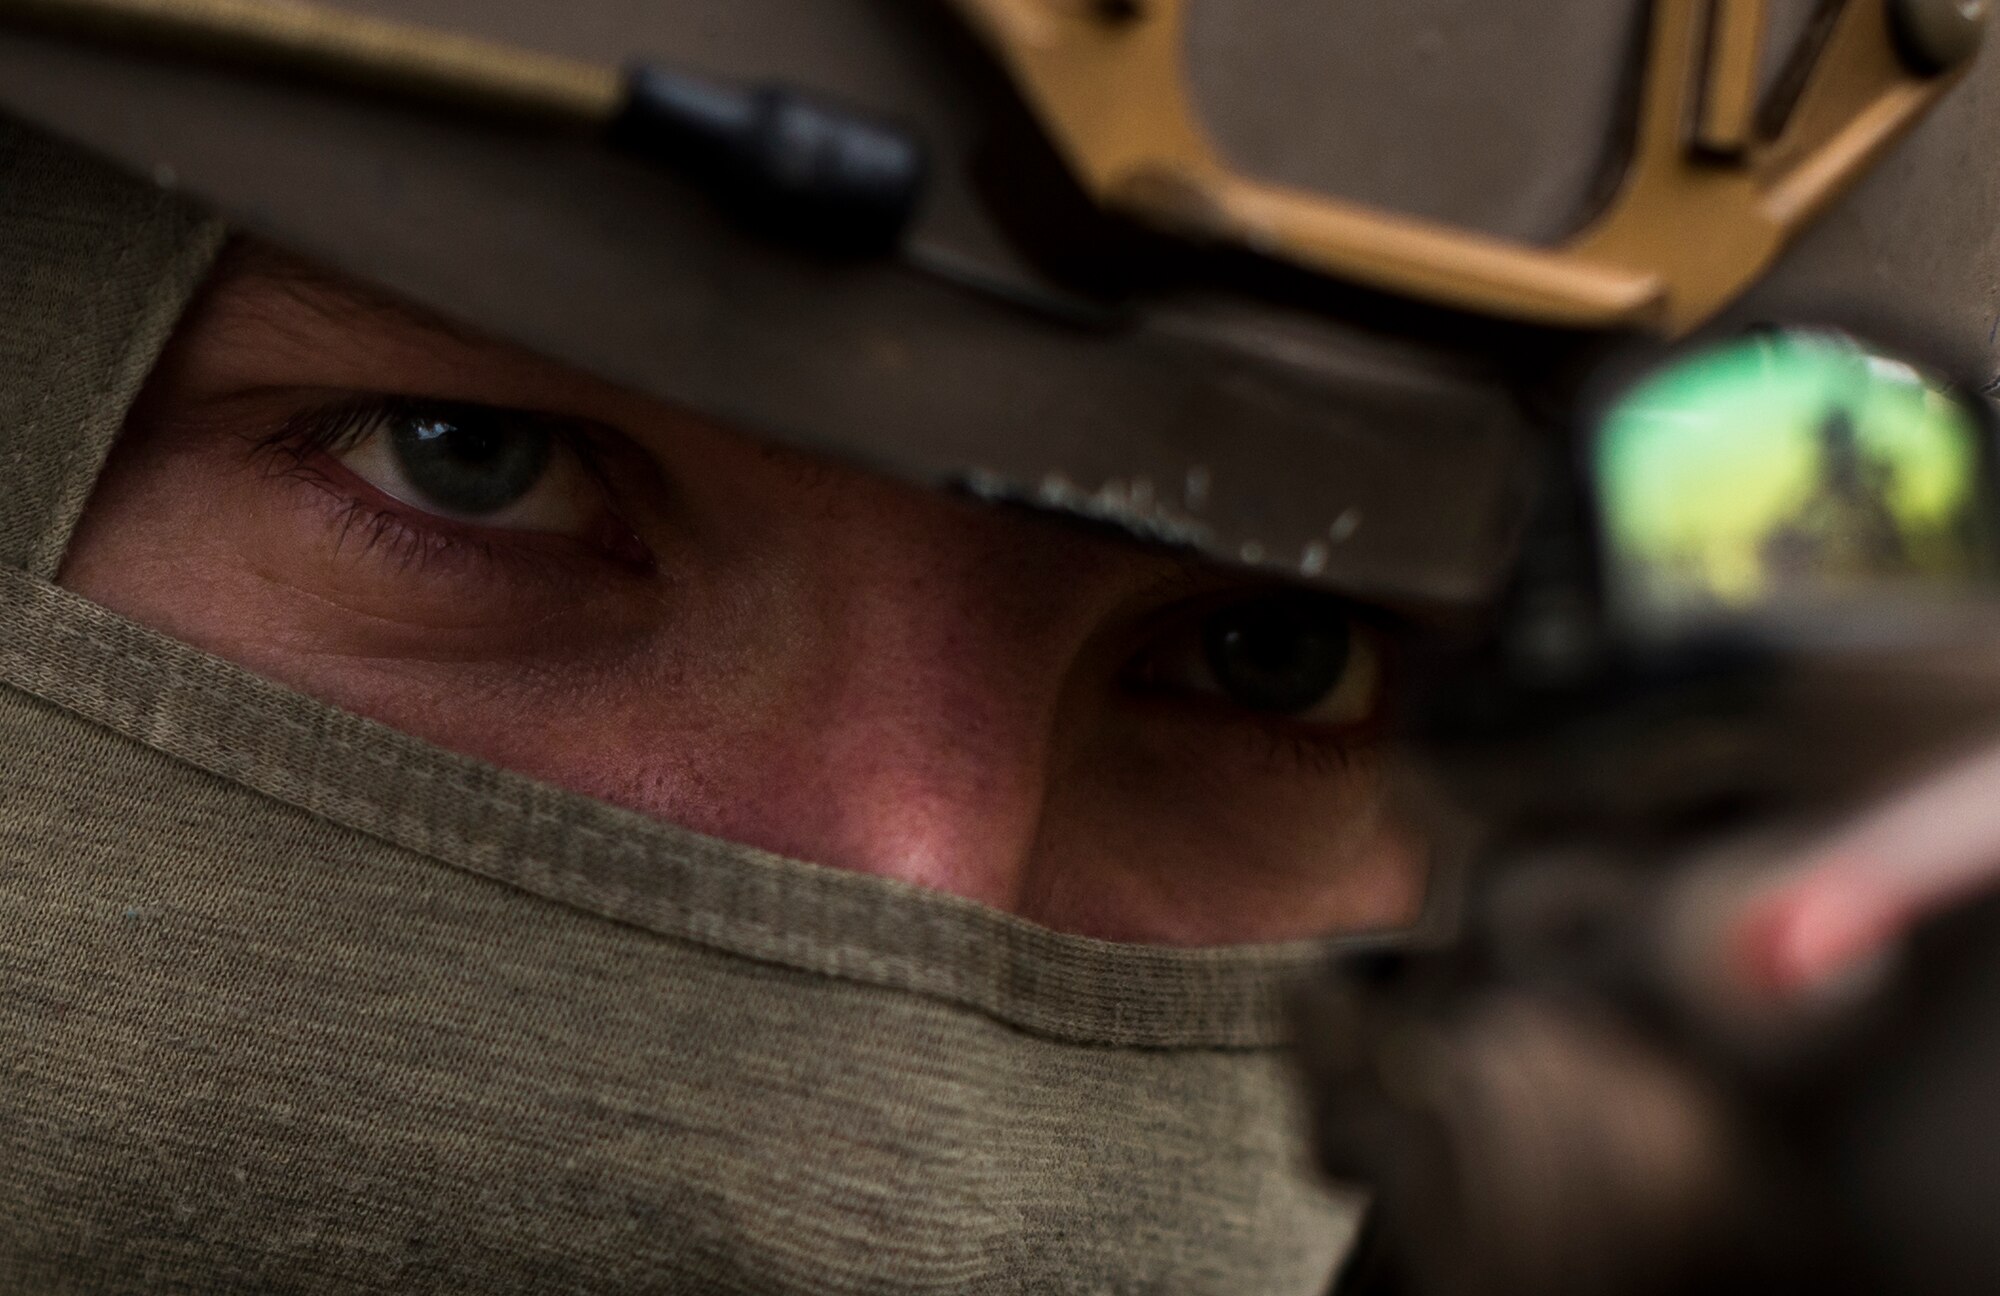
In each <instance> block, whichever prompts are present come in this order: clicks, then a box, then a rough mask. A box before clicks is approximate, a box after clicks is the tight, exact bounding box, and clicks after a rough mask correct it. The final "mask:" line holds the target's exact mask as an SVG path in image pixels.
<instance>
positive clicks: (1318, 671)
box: [1202, 594, 1353, 714]
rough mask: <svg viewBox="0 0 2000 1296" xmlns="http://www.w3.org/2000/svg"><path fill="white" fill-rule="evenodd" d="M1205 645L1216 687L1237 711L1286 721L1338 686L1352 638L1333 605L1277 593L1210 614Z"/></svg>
mask: <svg viewBox="0 0 2000 1296" xmlns="http://www.w3.org/2000/svg"><path fill="white" fill-rule="evenodd" d="M1202 645H1203V647H1204V649H1205V650H1206V652H1207V656H1208V666H1209V669H1210V670H1212V671H1214V672H1215V679H1216V682H1217V683H1218V684H1220V685H1221V686H1222V688H1223V691H1224V692H1226V693H1228V694H1229V697H1230V699H1231V700H1232V701H1234V702H1235V703H1236V704H1237V705H1239V706H1243V707H1247V708H1249V709H1250V710H1253V711H1271V712H1278V713H1282V714H1290V713H1293V712H1298V711H1303V710H1305V709H1306V708H1308V707H1310V706H1312V705H1313V704H1314V703H1316V702H1318V701H1320V700H1321V699H1323V698H1324V697H1326V695H1327V694H1328V693H1329V692H1331V691H1332V690H1333V689H1334V688H1336V687H1337V686H1338V685H1339V684H1340V681H1341V677H1342V676H1343V675H1345V674H1346V672H1347V665H1348V660H1349V658H1350V656H1351V655H1352V653H1353V634H1352V631H1351V629H1350V628H1349V626H1348V622H1347V617H1346V615H1345V614H1344V612H1343V611H1342V610H1341V608H1340V607H1339V605H1338V604H1335V603H1333V602H1330V601H1328V600H1323V599H1318V598H1314V597H1312V596H1310V595H1291V594H1279V595H1273V596H1270V597H1267V598H1261V599H1253V600H1250V601H1248V602H1245V603H1239V604H1235V605H1233V606H1231V607H1227V608H1223V609H1222V610H1220V611H1218V612H1214V613H1211V614H1210V615H1209V617H1208V619H1207V620H1206V621H1204V622H1203V623H1202Z"/></svg>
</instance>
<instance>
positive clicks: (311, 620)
mask: <svg viewBox="0 0 2000 1296" xmlns="http://www.w3.org/2000/svg"><path fill="white" fill-rule="evenodd" d="M770 380H771V381H773V382H783V381H784V375H783V374H782V373H774V374H772V375H770ZM63 581H64V583H65V584H67V585H69V586H71V587H72V588H75V589H77V590H79V591H80V592H82V593H84V594H85V595H87V596H89V597H91V598H93V599H96V600H98V601H99V602H102V603H104V604H106V605H108V606H110V607H112V608H113V609H115V610H117V611H120V612H123V613H125V614H126V615H128V616H131V617H133V618H135V619H137V620H139V621H141V622H144V623H146V624H150V625H153V626H156V627H158V628H160V629H162V630H164V631H165V632H167V633H169V634H171V635H174V636H176V637H178V638H181V639H185V640H187V641H190V642H192V643H194V644H196V645H199V646H200V647H203V648H205V649H207V650H209V651H211V652H214V653H216V654H218V655H220V656H223V657H226V658H230V659H233V660H236V661H239V662H241V663H243V664H245V665H246V666H248V667H250V668H251V669H253V670H255V671H257V672H259V673H260V674H264V675H267V676H269V677H271V678H273V679H276V680H279V681H281V682H283V683H285V684H288V685H291V686H292V687H295V688H298V689H300V690H302V691H304V692H307V693H310V694H313V695H316V696H318V697H322V698H325V699H327V700H329V701H332V702H334V703H336V704H338V705H340V706H343V707H346V708H348V709H350V710H353V711H356V712H359V713H361V714H364V715H367V716H371V717H374V718H376V719H379V720H381V721H383V722H385V723H387V724H389V725H392V726H394V727H396V728H398V729H402V730H406V731H408V732H410V733H413V734H416V735H418V736H420V737H422V738H425V739H428V740H430V741H432V742H435V743H437V744H439V745H441V746H444V747H447V748H451V749H455V750H458V751H463V752H467V753H470V754H472V755H475V756H479V757H482V758H484V759H486V760H488V761H491V762H493V763H495V764H497V765H500V766H503V767H506V768H509V769H514V770H518V771H521V772H523V773H526V774H529V775H533V776H535V777H538V778H541V779H544V780H547V781H549V782H551V783H554V784H557V785H559V786H562V787H565V788H568V789H571V790H573V791H577V792H581V793H585V794H587V795H590V796H594V797H598V798H601V799H603V800H605V801H609V802H612V803H615V804H618V805H622V806H625V807H628V808H631V809H634V810H638V811H641V812H643V813H646V814H649V815H653V816H656V817H658V818H661V819H664V820H668V821H672V822H675V823H679V824H684V825H686V826H688V827H691V828H694V829H697V830H699V831H702V832H705V833H710V834H714V835H716V836H719V837H724V838H728V839H731V840H735V841H740V842H746V843H749V844H752V845H755V846H759V847H763V848H766V849H769V850H772V851H775V852H779V853H782V854H785V855H792V856H797V857H800V858H804V859H808V860H813V861H816V862H819V863H823V864H828V865H832V866H835V867H840V868H849V869H857V870H862V871H866V872H871V873H879V874H885V875H889V876H893V877H897V878H901V879H904V880H906V881H910V882H914V883H917V884H920V885H924V886H929V887H935V888H939V889H942V890H945V891H950V892H955V893H957V894H960V895H964V896H967V897H970V898H972V899H975V900H979V901H982V902H984V903H987V904H990V905H994V906H997V907H1000V908H1003V909H1007V910H1010V911H1012V912H1015V913H1018V914H1020V915H1022V916H1023V917H1026V918H1028V919H1031V920H1033V921H1035V922H1038V923H1042V924H1045V925H1048V926H1051V927H1055V928H1059V929H1064V930H1069V931H1075V932H1082V933H1086V934H1090V935H1095V936H1101V937H1106V938H1111V939H1118V940H1136V941H1158V942H1165V943H1175V944H1205V943H1221V942H1235V941H1245V940H1267V939H1279V938H1287V937H1297V936H1305V935H1312V934H1319V933H1323V932H1327V931H1332V930H1339V929H1353V928H1360V927H1376V926H1384V925H1392V924H1396V923H1400V922H1404V921H1407V920H1408V919H1409V918H1411V917H1412V915H1413V913H1414V911H1415V908H1416V905H1417V900H1418V897H1419V894H1420V892H1421V888H1422V883H1423V860H1424V854H1423V849H1422V843H1421V841H1420V839H1418V838H1417V837H1415V836H1414V835H1413V834H1412V832H1411V831H1410V830H1409V828H1408V826H1407V825H1406V824H1405V823H1403V822H1401V821H1400V820H1399V819H1398V817H1397V807H1396V805H1395V804H1394V799H1393V798H1392V795H1391V788H1390V786H1389V784H1390V779H1389V774H1388V762H1387V761H1386V760H1385V753H1384V752H1383V750H1382V748H1381V744H1380V742H1379V739H1378V738H1377V737H1376V734H1377V733H1378V731H1379V721H1380V719H1381V715H1382V712H1383V710H1384V707H1385V706H1386V704H1387V701H1388V698H1387V691H1388V687H1389V682H1390V681H1391V680H1392V678H1393V676H1394V666H1395V661H1394V638H1393V635H1392V633H1391V630H1390V626H1389V623H1388V621H1387V619H1386V618H1383V617H1381V616H1378V615H1374V614H1371V613H1369V612H1367V611H1366V610H1364V609H1359V608H1356V607H1352V606H1349V605H1346V604H1343V603H1340V602H1338V601H1336V600H1333V599H1330V598H1325V597H1322V596H1317V595H1301V594H1298V593H1296V592H1286V591H1282V590H1278V589H1275V588H1274V587H1272V586H1270V585H1268V584H1262V583H1257V582H1254V581H1252V580H1249V579H1247V578H1245V577H1243V576H1241V575H1239V574H1232V573H1228V572H1225V571H1223V570H1221V569H1218V568H1212V567H1209V566H1205V565H1201V564H1197V563H1194V562H1191V561H1189V560H1186V559H1183V558H1179V557H1176V556H1173V555H1168V554H1164V553H1161V552H1158V551H1153V550H1149V549H1146V548H1143V547H1140V546H1138V545H1135V544H1128V543H1126V542H1124V541H1121V540H1117V539H1112V538H1108V537H1103V536H1098V535H1094V534H1088V533H1085V532H1083V531H1081V530H1079V529H1077V528H1075V527H1072V526H1070V525H1068V524H1065V523H1061V522H1057V521H1053V520H1048V519H1043V518H1038V517H1033V516H1029V515H1025V514H1016V513H1008V512H1002V511H996V510H993V509H990V508H987V507H985V506H981V505H976V504H972V503H967V502H961V501H956V500H952V499H948V498H944V497H941V496H933V495H930V494H927V493H925V492H922V491H919V490H915V489H911V488H907V487H902V486H897V485H893V484H889V483H887V482H884V481H880V480H877V479H875V478H873V477H870V476H867V475H864V474H861V473H857V472H854V471H852V470H849V469H845V468H840V467H834V466H830V465H828V464H826V463H823V462H821V461H819V460H816V459H812V458H808V457H806V456H803V455H799V454H795V453H791V452H787V451H780V450H774V449H770V448H767V447H763V446H760V445H758V444H756V443H754V442H752V441H749V440H746V439H743V438H741V437H739V436H737V435H734V434H732V433H729V432H727V431H724V430H721V429H719V428H717V427H715V426H713V425H711V424H708V423H704V422H703V421H701V420H700V419H697V418H695V417H692V416H690V415H687V414H685V413H682V412H679V411H676V410H674V409H672V408H669V407H667V406H665V405H661V404H659V403H656V402H653V401H650V400H647V399H644V398H641V397H638V396H635V395H632V394H630V393H627V392H623V391H620V390H618V389H615V388H613V387H610V386H607V385H605V384H602V383H600V382H597V381H595V380H592V379H590V378H587V377H584V376H581V375H579V374H577V373H575V372H572V371H569V370H566V369H564V368H561V367H559V366H557V365H555V364H553V363H550V362H548V361H545V360H542V359H540V358H538V357H535V356H533V355H530V354H527V353H524V352H521V351H518V350H515V349H512V348H509V347H506V346H503V345H500V344H497V343H494V342H491V341H487V340H483V339H479V338H476V337H470V336H467V335H465V334H463V333H462V332H460V331H457V330H455V329H452V328H450V327H449V326H447V325H444V324H442V323H440V322H438V321H435V320H431V319H429V318H426V317H425V316H423V315H421V314H420V313H418V312H415V311H412V310H410V309H408V308H405V307H403V306H401V305H399V304H397V303H395V302H393V301H389V300H386V299H384V298H382V297H380V296H379V295H377V294H374V293H372V292H370V291H368V290H365V289H363V288H360V287H358V286H356V285H352V284H348V283H345V282H342V281H340V280H337V279H335V278H333V277H331V276H328V275H326V274H324V273H321V272H318V271H315V270H312V269H310V268H308V267H306V266H303V265H302V264H300V263H297V262H295V261H292V260H290V259H288V258H285V257H283V256H281V255H279V254H276V253H272V252H268V251H263V250H258V249H242V250H239V251H238V252H237V253H235V254H234V255H232V256H231V257H230V258H228V259H227V260H226V262H225V265H224V268H223V269H222V271H221V272H220V273H219V274H218V275H217V277H216V279H215V280H214V282H213V283H212V284H211V286H210V288H209V290H208V292H207V293H206V295H205V297H204V298H203V300H202V301H201V302H200V304H199V305H198V306H197V307H196V309H195V310H194V311H193V312H192V313H191V314H190V315H189V317H188V318H187V319H186V320H185V321H184V323H183V326H182V328H181V331H180V334H179V336H178V338H177V340H176V342H175V343H174V345H173V346H172V348H171V349H170V351H169V353H168V355H167V356H166V358H165V359H164V360H163V361H162V363H161V365H160V367H159V369H158V371H157V372H156V373H155V375H154V378H153V381H152V383H151V386H150V388H149V391H148V394H147V395H146V397H145V398H144V399H143V400H142V402H141V404H140V406H139V408H138V410H137V412H136V413H135V415H134V418H133V421H132V423H131V425H130V426H129V427H128V428H127V430H126V433H125V435H124V437H123V438H122V439H121V441H120V443H119V445H118V447H117V449H116V451H115V452H114V455H113V458H112V462H111V464H110V465H109V467H108V468H107V470H106V473H105V475H104V477H103V479H102V482H101V484H100V487H99V489H98V492H97V495H96V497H95V498H94V500H93V502H92V505H91V508H90V511H89V513H88V515H87V516H86V518H85V520H84V524H83V526H82V528H81V530H80V532H79V533H78V536H77V539H76V543H75V546H74V548H73V549H72V551H71V554H70V557H69V560H68V563H67V565H66V567H65V569H64V572H63Z"/></svg>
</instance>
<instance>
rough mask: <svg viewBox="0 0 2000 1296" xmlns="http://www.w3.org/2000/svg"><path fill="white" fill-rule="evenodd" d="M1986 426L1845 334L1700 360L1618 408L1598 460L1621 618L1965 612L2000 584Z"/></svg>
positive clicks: (1631, 623)
mask: <svg viewBox="0 0 2000 1296" xmlns="http://www.w3.org/2000/svg"><path fill="white" fill-rule="evenodd" d="M1985 427H1986V425H1985V422H1984V421H1983V420H1982V419H1981V418H1980V417H1979V414H1978V413H1977V412H1976V411H1975V410H1974V409H1973V408H1972V407H1971V406H1970V405H1969V404H1968V403H1967V402H1966V400H1964V399H1962V398H1961V397H1959V396H1958V395H1956V394H1955V393H1954V391H1953V390H1952V388H1951V387H1950V386H1949V385H1948V384H1946V383H1944V382H1942V381H1940V380H1939V379H1938V378H1936V377H1935V376H1933V375H1930V374H1927V373H1926V372H1924V371H1923V370H1921V369H1919V368H1917V367H1916V366H1913V365H1911V364H1909V363H1907V362H1905V361H1902V360H1898V359H1896V358H1894V357H1891V356H1887V355H1883V354H1880V353H1878V352H1875V351H1871V350H1869V349H1867V348H1866V347H1864V346H1862V345H1860V344H1858V343H1856V342H1855V341H1854V340H1852V339H1850V338H1848V337H1846V336H1844V335H1841V334H1835V333H1825V332H1808V331H1803V330H1799V331H1779V332H1769V333H1760V334H1757V335H1753V336H1749V337H1745V338H1741V339H1738V340H1736V341H1733V342H1730V343H1727V344H1724V345H1722V346H1718V347H1714V348H1710V349H1706V350H1701V351H1697V352H1693V353H1691V354H1689V355H1687V356H1685V357H1683V358H1682V359H1681V360H1679V361H1678V362H1677V363H1674V364H1671V365H1669V366H1667V367H1666V368H1664V369H1662V370H1659V371H1657V372H1655V373H1654V374H1653V375H1651V376H1650V377H1649V378H1647V379H1645V380H1644V381H1642V382H1640V383H1639V384H1638V385H1636V386H1635V387H1633V388H1632V389H1630V390H1629V391H1628V392H1626V393H1625V395H1624V396H1623V397H1622V398H1621V399H1619V400H1618V401H1617V402H1615V403H1614V404H1613V405H1612V406H1611V407H1610V409H1609V411H1608V412H1607V414H1606V416H1605V418H1604V420H1603V422H1602V424H1601V425H1600V427H1599V429H1598V435H1597V438H1596V441H1595V443H1594V445H1593V446H1592V447H1591V450H1590V454H1591V465H1590V466H1591V469H1592V472H1593V474H1594V476H1595V479H1596V487H1597V495H1598V505H1599V509H1600V525H1601V528H1602V539H1603V544H1604V558H1605V567H1606V571H1605V576H1606V579H1607V581H1608V585H1609V588H1608V590H1607V594H1608V599H1607V605H1608V608H1609V610H1610V612H1611V614H1612V616H1613V617H1614V618H1615V619H1616V620H1617V621H1619V622H1621V623H1622V624H1623V627H1624V628H1625V629H1627V630H1633V631H1637V632H1639V633H1641V634H1646V633H1654V634H1658V633H1670V632H1676V631H1682V630H1686V629H1689V628H1692V627H1694V626H1697V625H1703V624H1713V623H1715V622H1730V621H1739V622H1740V621H1742V620H1745V619H1746V618H1747V619H1753V620H1759V619H1761V620H1772V619H1784V620H1793V621H1796V620H1798V619H1800V618H1802V617H1803V618H1805V619H1809V620H1810V619H1820V620H1827V619H1828V618H1829V617H1830V618H1831V619H1833V620H1838V619H1841V618H1843V617H1844V618H1846V619H1847V620H1848V621H1849V622H1852V621H1853V619H1854V617H1853V613H1854V612H1855V610H1856V607H1857V604H1860V603H1869V604H1875V605H1886V604H1887V603H1890V602H1894V603H1900V604H1903V605H1909V604H1911V603H1912V602H1913V601H1928V602H1932V603H1935V602H1937V601H1938V600H1939V599H1940V598H1941V597H1942V598H1944V599H1949V600H1956V601H1962V600H1963V599H1964V598H1965V597H1966V596H1967V595H1969V594H1972V593H1975V592H1977V591H1978V590H1979V589H1980V587H1982V586H1984V585H1985V583H1986V582H1987V579H1988V576H1989V573H1990V572H1991V571H1992V570H1993V562H1992V547H1993V546H1992V538H1993V535H1994V528H1993V527H1992V525H1991V524H1990V521H1989V519H1990V518H1991V515H1992V509H1991V505H1992V503H1993V501H1992V500H1991V498H1990V495H1989V487H1988V484H1987V483H1988V481H1989V473H1988V468H1987V462H1986V450H1985V447H1984V444H1983V441H1984V438H1985V436H1986V432H1985ZM1878 620H1879V617H1878Z"/></svg>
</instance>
